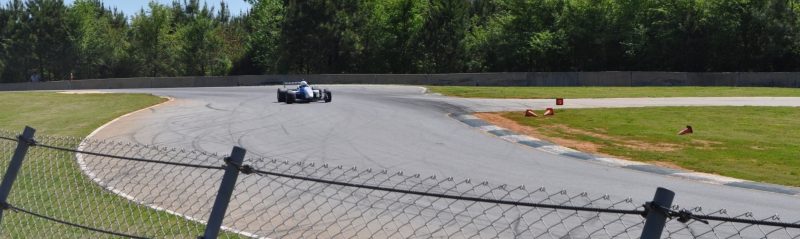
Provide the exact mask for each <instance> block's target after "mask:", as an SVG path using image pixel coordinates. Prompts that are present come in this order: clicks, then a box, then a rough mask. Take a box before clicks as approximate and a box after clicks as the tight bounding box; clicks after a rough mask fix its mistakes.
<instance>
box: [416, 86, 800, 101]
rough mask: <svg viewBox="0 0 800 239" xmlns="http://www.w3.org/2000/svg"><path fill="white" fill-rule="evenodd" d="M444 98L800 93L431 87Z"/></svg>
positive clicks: (797, 92) (789, 91)
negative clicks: (444, 96) (446, 96)
mask: <svg viewBox="0 0 800 239" xmlns="http://www.w3.org/2000/svg"><path fill="white" fill-rule="evenodd" d="M428 89H429V90H431V91H433V92H437V93H441V94H443V95H448V96H456V97H468V98H506V99H554V98H568V99H569V98H573V99H575V98H632V97H724V96H800V89H794V88H767V87H476V86H429V87H428Z"/></svg>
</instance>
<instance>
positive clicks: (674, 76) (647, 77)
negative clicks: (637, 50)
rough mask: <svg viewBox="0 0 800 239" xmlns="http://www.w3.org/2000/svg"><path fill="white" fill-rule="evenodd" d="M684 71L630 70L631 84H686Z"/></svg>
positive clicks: (686, 76) (687, 81)
mask: <svg viewBox="0 0 800 239" xmlns="http://www.w3.org/2000/svg"><path fill="white" fill-rule="evenodd" d="M688 77H689V76H688V73H686V72H642V71H634V72H631V86H688V85H690V84H689V78H688Z"/></svg>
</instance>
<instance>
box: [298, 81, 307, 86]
mask: <svg viewBox="0 0 800 239" xmlns="http://www.w3.org/2000/svg"><path fill="white" fill-rule="evenodd" d="M300 85H302V86H308V82H306V81H300Z"/></svg>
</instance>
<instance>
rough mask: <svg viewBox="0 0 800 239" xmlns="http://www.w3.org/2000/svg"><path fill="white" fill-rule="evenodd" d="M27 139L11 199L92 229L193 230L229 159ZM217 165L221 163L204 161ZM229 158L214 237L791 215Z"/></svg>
mask: <svg viewBox="0 0 800 239" xmlns="http://www.w3.org/2000/svg"><path fill="white" fill-rule="evenodd" d="M11 135H12V134H10V133H6V132H3V131H0V139H3V140H5V141H6V143H3V142H0V157H3V158H2V159H0V166H3V165H4V164H5V163H7V162H5V161H3V160H5V159H7V158H9V157H8V156H10V154H11V153H12V151H13V145H14V144H12V143H11V142H12V141H16V142H20V139H17V138H14V137H11ZM37 138H38V141H40V142H37V143H33V142H28V144H29V145H31V146H32V153H31V154H30V155H29V157H28V159H26V162H25V164H26V167H25V168H24V171H23V172H22V173H21V174H20V178H21V179H20V180H19V182H18V184H19V185H18V187H19V189H18V188H15V191H14V193H12V196H16V197H17V198H16V199H14V200H13V201H14V202H18V203H19V202H25V203H26V204H28V206H25V207H24V208H26V209H24V210H25V211H26V212H30V213H28V215H31V216H34V217H37V218H42V219H47V220H49V221H53V222H56V223H59V224H63V225H68V226H73V225H74V226H73V227H76V228H82V229H86V230H89V231H93V232H96V233H102V232H112V233H119V234H121V235H128V236H130V235H153V236H155V237H195V236H197V235H199V234H200V233H199V232H200V231H202V224H201V223H204V221H203V219H205V218H207V216H208V214H209V211H210V209H211V202H212V201H213V198H214V195H216V191H217V189H218V187H219V179H220V178H221V175H222V173H223V170H221V169H224V168H225V166H224V165H225V164H230V161H229V160H227V159H226V158H224V157H218V156H216V155H213V154H207V153H204V152H197V151H185V150H175V149H173V150H168V149H166V148H160V147H156V146H146V145H137V144H130V143H120V142H106V141H93V140H84V139H77V138H64V137H54V136H39V137H37ZM53 159H59V160H53ZM66 159H69V160H66ZM219 162H222V163H224V164H223V166H212V165H213V164H214V163H219ZM233 166H235V167H236V168H238V169H239V170H240V171H241V172H242V173H243V174H244V176H243V177H240V179H239V181H238V182H237V184H236V189H235V193H234V196H233V197H232V199H231V202H230V204H229V205H230V208H229V211H228V213H227V214H226V215H225V218H226V219H225V223H224V228H225V229H226V231H227V232H226V234H224V235H222V236H221V238H236V237H239V236H247V237H267V236H270V237H278V238H292V237H296V238H313V237H317V238H319V237H323V238H330V237H379V238H394V237H400V238H406V237H464V238H472V237H541V236H548V237H559V238H560V237H573V238H582V237H591V238H616V237H638V236H639V235H638V233H639V232H640V231H641V227H642V225H643V222H644V218H643V217H642V215H646V214H647V213H648V210H661V211H662V212H664V213H665V214H666V215H668V216H669V217H670V219H671V220H670V221H669V222H670V223H671V222H679V224H677V223H672V224H669V223H668V226H667V228H666V229H665V234H666V235H667V237H669V238H672V237H684V236H686V237H699V235H714V236H716V237H730V236H733V235H738V237H745V238H746V237H768V236H769V237H770V238H773V237H775V238H779V237H777V236H775V235H777V234H776V233H778V232H780V234H781V235H783V236H781V237H785V238H797V237H800V231H795V230H794V229H798V228H800V224H798V223H785V222H780V221H779V219H777V217H774V218H772V221H769V220H766V219H764V220H756V219H752V218H742V216H734V217H730V216H721V215H726V214H724V213H723V214H720V213H719V211H718V212H712V214H706V215H704V214H703V213H702V211H700V210H686V209H679V208H677V207H675V208H661V207H653V205H648V204H636V203H634V202H633V200H632V199H624V200H618V201H615V200H612V199H611V198H610V197H609V196H608V195H603V196H601V197H589V195H588V194H586V193H580V194H577V195H568V194H567V193H566V191H563V190H562V191H558V192H555V193H551V192H547V191H546V190H545V189H544V188H538V189H536V190H533V191H529V190H527V189H525V187H524V186H520V187H506V186H505V185H498V186H492V185H490V184H489V183H488V182H481V183H477V184H473V183H471V181H470V180H468V179H467V180H454V179H453V178H436V177H435V176H432V177H420V175H419V174H410V175H406V174H403V173H402V172H398V173H389V172H388V171H387V170H380V171H377V170H376V171H373V170H371V169H367V170H357V169H356V168H355V167H353V168H345V167H343V166H333V167H329V166H328V165H327V164H315V163H303V162H294V163H292V162H289V161H281V162H279V161H278V160H276V159H249V160H247V161H246V163H242V164H240V165H233ZM70 168H72V169H70ZM64 170H67V171H64ZM69 170H72V171H69ZM87 178H88V179H89V180H86V179H87ZM65 182H66V183H65ZM98 186H99V187H98ZM93 187H97V188H101V189H102V191H98V190H96V189H92V188H93ZM43 195H47V196H43ZM67 197H68V198H67ZM51 198H52V199H51ZM115 198H118V199H115ZM120 199H121V200H120ZM648 206H649V207H648ZM31 208H38V209H41V210H42V211H41V212H40V211H37V210H32V209H31ZM87 208H89V209H91V208H96V209H94V210H87ZM76 212H78V213H76ZM87 212H96V213H98V214H97V215H95V216H99V217H100V218H101V219H100V220H92V217H93V216H91V214H90V213H87ZM722 212H724V211H722ZM73 214H77V215H73ZM745 217H747V215H745ZM50 219H52V220H50ZM182 220H183V221H182ZM694 221H698V222H700V223H693V222H694ZM704 221H705V222H704ZM708 221H714V222H711V223H709V222H708ZM153 223H155V224H153ZM2 224H5V225H0V228H2V227H6V228H7V229H6V230H9V229H10V232H11V234H10V235H12V237H15V236H14V235H16V237H27V236H29V235H27V234H25V233H30V232H31V230H32V229H34V231H35V229H36V228H39V227H38V226H39V225H40V224H41V223H39V222H33V221H26V220H25V219H22V218H14V217H11V218H10V219H4V221H3V222H2ZM156 225H160V226H156ZM164 225H171V226H164ZM762 226H763V227H764V228H761V227H762ZM9 227H10V228H9ZM26 228H27V229H26ZM92 229H96V230H92ZM790 229H791V231H789V230H790ZM40 230H41V229H40ZM47 230H50V231H52V232H53V233H49V234H41V233H40V234H39V236H37V237H50V236H55V235H59V233H64V232H69V230H68V229H54V228H52V227H51V228H50V229H47ZM61 230H64V231H61ZM231 232H232V233H231ZM79 235H81V236H76V237H93V236H90V235H86V234H79ZM134 237H135V236H134Z"/></svg>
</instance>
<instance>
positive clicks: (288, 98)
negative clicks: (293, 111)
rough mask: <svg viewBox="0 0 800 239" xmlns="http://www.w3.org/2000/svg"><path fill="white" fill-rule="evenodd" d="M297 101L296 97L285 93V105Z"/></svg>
mask: <svg viewBox="0 0 800 239" xmlns="http://www.w3.org/2000/svg"><path fill="white" fill-rule="evenodd" d="M296 100H297V95H295V94H292V93H291V92H289V93H286V104H294V102H295V101H296Z"/></svg>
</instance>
